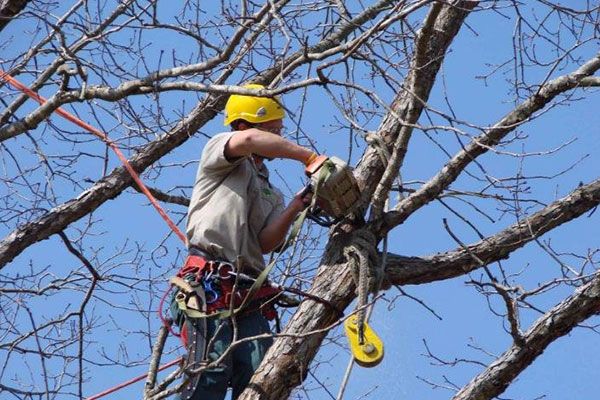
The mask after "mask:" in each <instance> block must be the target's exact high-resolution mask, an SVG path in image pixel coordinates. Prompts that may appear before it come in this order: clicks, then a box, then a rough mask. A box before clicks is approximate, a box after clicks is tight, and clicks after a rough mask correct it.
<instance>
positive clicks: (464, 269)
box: [386, 179, 600, 285]
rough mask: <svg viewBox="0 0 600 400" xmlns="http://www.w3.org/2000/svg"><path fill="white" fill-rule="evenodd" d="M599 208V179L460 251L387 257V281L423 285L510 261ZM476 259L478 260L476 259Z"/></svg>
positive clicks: (391, 255)
mask: <svg viewBox="0 0 600 400" xmlns="http://www.w3.org/2000/svg"><path fill="white" fill-rule="evenodd" d="M598 204H600V179H598V180H595V181H594V182H592V183H589V184H587V185H584V186H581V187H579V188H577V189H575V190H574V191H573V192H571V193H570V194H569V195H568V196H566V197H563V198H562V199H559V200H556V201H555V202H553V203H552V204H550V205H548V206H546V207H544V208H543V209H542V210H540V211H538V212H536V213H534V214H533V215H531V216H530V217H528V218H525V219H523V220H522V221H520V222H519V223H517V224H514V225H512V226H510V227H509V228H506V229H505V230H503V231H501V232H499V233H497V234H496V235H494V236H491V237H488V238H486V239H484V240H481V241H479V242H477V243H475V244H471V245H468V246H465V247H466V248H464V249H463V248H459V249H457V250H454V251H451V252H447V253H442V254H436V255H433V256H428V257H404V256H398V255H394V254H390V255H389V256H388V262H387V265H386V279H387V280H389V281H390V282H391V283H392V284H395V285H406V284H420V283H427V282H433V281H438V280H443V279H448V278H454V277H457V276H461V275H464V274H467V273H469V272H471V271H473V270H474V269H477V268H479V267H480V266H481V265H482V264H481V263H480V262H479V260H480V261H481V262H482V263H483V265H488V264H491V263H493V262H496V261H499V260H502V259H505V258H508V257H509V256H510V254H511V253H512V252H513V251H515V250H516V249H519V248H521V247H523V246H525V245H526V244H527V243H529V242H531V241H532V240H534V239H536V238H538V237H540V236H542V235H543V234H545V233H546V232H549V231H551V230H552V229H554V228H556V227H557V226H559V225H561V224H564V223H565V222H569V221H571V220H573V219H575V218H577V217H579V216H581V215H582V214H584V213H586V212H587V211H589V210H591V209H593V208H594V207H597V206H598ZM474 256H475V257H474Z"/></svg>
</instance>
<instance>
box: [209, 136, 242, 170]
mask: <svg viewBox="0 0 600 400" xmlns="http://www.w3.org/2000/svg"><path fill="white" fill-rule="evenodd" d="M234 133H235V132H225V133H219V134H218V135H215V136H213V137H212V138H211V139H210V140H209V141H208V142H207V143H206V145H205V146H204V150H203V151H202V158H201V161H200V165H201V167H202V169H204V171H206V172H210V173H228V172H230V171H231V170H232V169H234V168H235V167H237V166H238V165H240V164H241V163H242V162H243V161H244V160H245V159H246V157H237V158H235V159H232V160H230V159H227V157H225V146H226V145H227V142H229V139H231V137H232V136H233V135H234Z"/></svg>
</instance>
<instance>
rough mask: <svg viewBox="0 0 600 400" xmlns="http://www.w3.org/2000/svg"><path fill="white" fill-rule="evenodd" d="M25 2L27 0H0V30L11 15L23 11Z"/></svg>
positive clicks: (13, 15)
mask: <svg viewBox="0 0 600 400" xmlns="http://www.w3.org/2000/svg"><path fill="white" fill-rule="evenodd" d="M27 3H29V0H2V1H0V32H1V31H2V29H4V27H5V26H6V25H7V24H8V23H9V22H10V20H11V19H12V18H13V17H15V16H16V15H17V14H19V13H20V12H21V11H23V9H24V8H25V6H26V5H27Z"/></svg>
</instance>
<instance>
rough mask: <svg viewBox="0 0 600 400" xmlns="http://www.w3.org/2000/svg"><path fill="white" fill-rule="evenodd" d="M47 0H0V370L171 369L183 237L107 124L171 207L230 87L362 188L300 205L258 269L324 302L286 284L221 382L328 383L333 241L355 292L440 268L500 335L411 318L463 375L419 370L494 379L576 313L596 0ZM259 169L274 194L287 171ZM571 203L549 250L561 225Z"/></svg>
mask: <svg viewBox="0 0 600 400" xmlns="http://www.w3.org/2000/svg"><path fill="white" fill-rule="evenodd" d="M61 3H63V4H59V3H56V2H50V1H45V0H40V1H23V2H11V1H4V2H0V29H2V31H1V35H2V36H0V46H1V47H0V49H1V54H2V55H1V59H0V65H1V68H2V71H4V72H0V73H1V74H2V76H3V77H4V78H3V81H2V82H0V91H1V97H0V100H1V101H2V104H3V106H4V109H3V110H1V111H0V154H1V161H2V179H1V185H2V190H1V191H0V221H1V223H2V229H3V232H2V236H3V239H2V240H1V241H0V270H1V271H0V282H2V285H1V286H0V310H1V311H0V321H1V324H0V327H1V329H0V337H1V338H2V340H1V341H0V361H1V365H2V368H1V370H0V371H1V372H0V391H2V393H6V394H7V396H12V397H14V398H23V399H24V398H63V397H67V396H68V397H77V398H84V397H86V396H89V395H90V394H92V393H93V392H95V391H96V389H97V388H99V387H102V386H104V384H105V383H106V382H108V381H110V382H113V379H106V377H111V378H114V377H116V376H117V374H118V376H125V375H130V374H129V372H133V371H134V370H135V371H138V370H139V369H140V368H141V369H148V368H150V374H149V377H148V378H147V380H146V387H145V389H144V390H143V393H142V391H138V392H137V393H138V394H139V397H144V398H147V399H160V398H165V397H168V396H169V395H172V394H174V393H175V392H177V391H178V390H179V388H180V386H181V383H180V380H179V378H180V377H181V376H182V373H183V372H182V370H183V367H180V368H178V369H176V370H175V369H174V370H173V372H171V373H170V374H168V375H166V376H160V377H158V376H157V368H158V365H159V364H160V362H161V361H163V362H164V361H165V360H170V359H176V358H177V357H178V356H179V355H180V354H181V352H182V350H181V349H180V348H179V346H178V341H177V340H176V339H175V338H173V337H172V336H169V335H168V334H167V331H166V328H164V327H162V328H161V322H160V320H159V318H158V317H157V315H156V311H157V310H159V312H163V313H164V312H165V310H164V308H165V306H164V304H161V303H160V299H161V297H164V296H163V294H164V292H165V290H166V287H167V283H166V282H167V279H168V277H169V276H170V275H172V274H173V273H174V272H175V270H176V268H178V266H179V264H180V263H181V261H182V259H183V257H184V256H185V247H184V246H182V244H181V243H180V242H179V240H178V238H177V236H176V235H174V234H173V233H171V232H170V231H169V230H168V228H166V226H164V225H161V222H160V220H159V219H158V218H156V216H155V214H154V211H153V209H152V208H151V207H149V206H148V204H147V201H146V200H145V198H144V197H141V195H140V194H139V190H140V188H139V187H138V185H137V184H135V182H134V180H133V179H132V177H131V175H130V173H129V172H128V171H127V169H126V168H125V167H124V166H122V165H121V163H120V162H119V160H118V159H117V158H116V157H115V156H114V155H113V153H112V151H111V150H110V146H107V142H110V143H112V144H115V145H117V146H118V147H119V148H120V149H122V150H123V151H124V152H125V153H126V154H127V155H128V162H129V163H130V164H131V166H132V167H133V169H135V170H136V171H137V172H138V173H140V174H141V175H142V177H143V179H144V181H145V182H146V183H147V184H148V185H149V186H150V190H151V192H152V193H153V194H154V196H155V197H157V198H158V199H160V200H161V201H163V204H164V205H165V206H166V207H167V208H168V209H169V210H168V211H169V214H170V215H171V216H172V218H173V219H174V220H175V221H176V223H178V224H180V225H183V224H184V218H185V212H186V205H187V202H188V200H187V198H188V196H189V194H190V189H191V186H190V185H191V183H192V180H193V174H194V172H195V169H196V167H197V160H198V156H199V154H200V149H201V147H202V145H203V143H204V142H205V140H206V139H207V138H209V137H211V136H212V135H213V134H215V133H217V132H219V131H220V130H221V129H223V128H222V127H221V126H220V116H219V114H220V112H221V110H222V108H223V106H224V103H225V101H226V99H227V96H228V95H229V94H231V93H239V94H258V95H264V96H273V95H283V97H284V99H285V105H286V108H287V109H288V115H289V120H288V130H289V133H288V135H289V137H291V138H294V139H295V140H297V141H298V142H299V143H302V144H303V145H308V146H313V147H314V148H315V149H316V150H319V151H324V152H326V153H327V154H336V155H338V156H341V157H344V158H346V159H347V160H348V161H349V162H350V164H351V165H353V166H355V171H354V172H355V176H356V178H357V180H358V181H359V185H360V187H361V191H362V196H361V203H360V208H359V210H358V211H356V212H355V213H353V214H352V215H349V216H347V217H346V218H345V219H343V220H342V221H339V222H338V223H337V224H336V225H334V226H333V227H331V228H330V229H329V230H323V229H322V228H319V227H318V226H315V225H312V224H307V225H306V226H305V228H304V231H303V232H302V234H301V235H300V237H299V239H298V240H297V242H296V244H295V246H294V247H293V248H291V249H289V250H288V251H287V252H286V253H284V254H282V255H280V256H279V258H277V272H276V273H274V275H273V279H274V280H276V281H278V282H281V283H284V284H286V285H288V286H292V287H296V288H301V289H304V290H307V291H309V292H310V294H311V295H313V296H318V297H320V298H322V299H324V300H327V302H329V303H330V304H331V305H333V306H328V305H327V304H326V303H319V302H315V301H313V300H311V299H305V300H304V301H303V302H302V303H301V305H300V306H299V307H298V308H297V309H296V310H295V311H294V312H293V313H284V315H283V321H284V327H283V330H282V331H281V332H277V333H273V336H274V337H275V339H276V340H275V343H274V345H273V346H272V348H271V349H270V350H269V353H268V354H267V356H266V358H265V360H264V361H263V363H262V364H261V367H260V369H259V370H258V371H257V373H256V374H255V376H254V377H253V379H252V382H251V384H250V386H249V387H248V389H247V390H246V391H245V392H244V394H243V395H242V396H241V397H242V398H243V399H284V398H288V397H290V395H292V394H293V393H295V394H294V396H296V397H297V398H313V396H320V398H321V397H322V398H336V397H341V393H342V392H343V390H339V382H337V381H336V382H332V381H331V379H329V378H330V377H331V376H330V375H331V370H328V369H327V364H328V363H333V362H335V363H337V364H339V362H340V360H341V357H337V359H336V361H331V360H328V358H327V357H328V355H331V354H332V353H336V351H334V350H332V349H340V348H342V349H343V354H348V351H347V345H346V343H345V341H344V339H343V337H341V335H340V328H339V327H340V325H341V323H342V322H343V320H344V318H346V317H347V315H349V314H350V313H351V312H352V308H351V307H350V306H351V304H352V302H353V301H355V299H356V291H357V283H356V282H355V279H354V276H355V275H356V273H355V271H354V268H355V267H354V262H353V260H351V259H349V258H348V257H347V256H345V254H347V251H345V250H347V249H348V248H350V247H353V248H354V249H357V251H359V252H363V253H364V254H365V255H369V254H370V255H371V256H370V258H369V260H370V262H371V264H372V268H373V269H378V268H379V269H381V271H382V272H383V284H382V285H381V286H380V287H379V289H381V290H382V292H383V295H378V296H374V297H372V304H377V305H379V304H382V303H385V304H386V305H387V309H388V311H387V313H388V314H389V315H390V316H393V317H394V318H396V315H397V314H395V313H394V312H393V308H394V307H395V306H396V305H397V304H401V303H402V304H406V303H409V302H414V303H415V304H417V305H419V306H421V307H422V308H421V310H423V313H426V314H429V313H431V314H432V315H435V316H438V315H439V311H437V310H436V307H434V306H430V305H429V304H428V303H429V302H428V300H430V299H428V298H427V295H424V294H421V292H418V289H419V288H427V287H429V286H431V285H434V284H435V282H441V281H450V280H452V281H456V280H458V281H460V282H464V285H463V286H461V288H460V289H457V290H460V291H461V292H470V293H475V294H476V295H477V297H478V298H480V299H481V300H482V305H481V307H483V308H485V310H487V312H488V314H490V316H491V318H496V319H500V320H501V321H502V323H501V324H500V325H501V326H500V327H498V326H497V324H496V325H495V324H489V326H486V327H485V329H486V335H490V336H491V335H494V336H495V337H499V338H504V340H505V342H504V343H505V347H504V348H494V349H491V350H489V349H487V348H483V347H479V346H476V345H470V346H471V348H476V349H477V350H478V351H480V356H470V355H467V354H466V352H465V354H460V352H459V353H458V354H456V353H454V354H452V353H446V354H439V350H438V349H436V348H434V347H432V346H430V345H429V344H428V340H429V339H431V338H434V337H435V335H436V332H431V334H430V335H431V336H428V337H427V338H423V347H422V351H423V352H424V358H423V360H422V361H425V362H432V363H433V364H435V365H438V366H439V368H440V369H441V370H442V371H454V370H456V369H461V368H466V369H465V371H467V372H466V373H467V374H470V378H466V376H467V375H462V376H461V377H460V378H458V379H456V380H453V379H450V378H448V377H447V375H446V373H445V372H441V376H442V377H443V381H440V380H439V379H436V378H435V376H429V377H421V376H416V377H415V375H416V374H411V376H410V378H414V379H415V380H417V378H418V379H420V380H421V382H422V385H423V390H430V389H431V390H434V389H439V388H445V389H448V390H449V391H450V393H447V392H442V393H443V396H444V397H452V398H454V399H478V400H480V399H491V398H496V397H498V396H500V395H501V394H502V393H504V392H505V391H506V390H507V388H508V387H509V385H511V383H513V382H514V380H515V378H516V377H518V376H519V375H520V374H521V373H522V372H523V371H525V370H526V369H528V367H530V366H531V365H532V363H534V362H536V363H543V362H544V356H541V354H542V353H543V352H544V351H546V350H547V349H549V348H551V347H552V344H553V343H555V342H556V341H557V340H558V339H559V338H561V337H564V336H565V335H567V334H569V333H570V332H571V331H573V330H574V329H575V328H577V329H581V328H587V329H589V330H591V331H592V332H596V326H595V324H596V323H597V322H596V319H595V318H594V316H595V315H596V314H598V313H599V312H600V276H599V275H598V273H597V268H596V267H597V263H598V254H599V248H598V244H597V240H594V239H595V238H594V237H593V233H594V232H597V230H596V231H595V230H594V229H595V228H594V227H595V226H597V225H598V224H594V219H595V218H597V215H595V214H594V211H595V209H596V207H597V206H598V204H599V203H600V180H599V177H598V171H599V168H598V162H597V161H596V156H597V153H598V150H599V148H598V145H597V135H596V136H595V137H596V139H595V140H594V139H593V138H594V134H597V133H598V132H597V131H598V128H597V126H598V125H596V124H593V123H587V121H593V120H594V118H597V115H596V114H597V107H595V108H594V106H593V104H594V103H593V102H594V101H595V102H596V104H597V99H596V96H597V93H596V91H597V90H596V89H595V87H597V86H600V78H599V77H598V76H596V72H597V70H598V69H599V68H600V52H599V51H598V43H599V35H600V21H599V18H600V5H599V4H598V3H597V2H581V4H580V5H578V6H577V8H575V7H566V6H562V5H560V4H559V3H558V2H551V1H546V0H538V1H534V2H529V3H525V2H518V1H512V0H506V1H500V0H495V1H492V0H490V1H469V0H448V1H433V0H412V1H409V0H379V1H373V2H371V3H369V4H366V3H365V2H344V1H339V0H336V1H318V0H317V1H299V2H298V1H297V2H290V1H288V0H269V1H264V2H252V1H246V0H242V1H240V2H232V1H221V2H201V1H186V2H183V3H182V4H179V3H178V4H177V5H174V3H173V2H158V1H157V0H155V1H148V2H140V1H133V0H123V1H120V2H116V3H113V2H91V1H83V0H79V1H73V2H72V3H70V4H64V2H61ZM482 43H484V44H482ZM486 46H487V48H486ZM494 47H497V49H496V48H494ZM471 71H477V72H476V73H472V72H471ZM7 76H11V77H14V78H16V79H18V80H20V81H21V82H23V83H24V84H25V85H26V86H27V87H29V88H30V89H31V90H33V91H35V92H37V93H39V94H40V95H42V96H44V97H45V98H46V99H47V100H46V101H45V102H43V104H38V103H37V102H36V101H33V100H31V99H30V97H29V96H28V95H27V94H25V93H22V92H20V91H19V90H17V88H16V87H15V85H14V84H10V83H8V81H7V79H8V78H6V77H7ZM248 81H253V82H260V83H264V84H265V85H266V86H267V89H265V90H261V91H258V92H257V91H254V90H250V89H245V88H243V87H242V83H244V82H248ZM474 87H479V92H477V93H478V94H476V95H474V94H470V93H469V91H472V90H475V89H473V88H474ZM481 93H486V95H485V96H481ZM488 103H489V104H488ZM62 109H64V110H66V111H69V112H70V113H72V114H74V115H77V116H78V117H79V118H81V119H82V120H84V121H86V122H88V123H90V124H91V125H94V126H96V127H97V128H99V129H100V130H102V131H103V132H105V133H106V135H107V138H106V139H105V140H104V141H103V140H100V139H98V138H96V137H94V136H93V135H91V134H89V133H88V132H86V131H85V130H83V129H82V128H80V127H78V126H76V125H73V124H71V123H70V122H68V121H65V120H64V119H62V118H61V117H60V116H59V115H58V114H57V112H58V111H59V110H62ZM575 114H577V117H572V116H571V115H575ZM562 120H564V121H569V122H568V123H567V122H565V123H564V124H563V123H561V121H562ZM540 127H542V128H540ZM542 139H543V140H542ZM276 168H279V167H276ZM275 172H276V173H275V174H274V175H278V176H276V177H275V179H276V180H277V182H278V183H279V186H282V187H284V188H285V189H286V190H287V191H288V194H290V195H291V194H293V193H294V191H295V190H297V189H298V187H299V186H300V185H301V182H300V180H299V179H297V178H288V176H289V175H290V174H288V173H287V169H286V170H285V171H283V170H276V171H275ZM298 172H300V171H298ZM109 200H112V201H109ZM566 223H569V224H568V225H567V227H563V225H564V224H566ZM569 226H573V227H574V228H572V230H571V231H568V233H567V234H568V235H569V236H571V237H575V238H576V240H575V241H573V243H572V246H571V247H569V246H566V245H563V244H562V243H561V241H560V238H561V237H564V235H565V233H564V229H569V228H568V227H569ZM398 232H402V235H403V239H402V240H400V239H398V238H397V236H395V235H397V234H398ZM407 233H408V235H407ZM411 237H414V238H417V237H420V238H421V241H422V243H424V245H422V246H421V248H420V249H419V251H421V249H424V252H423V253H422V254H421V255H418V253H417V254H416V255H415V252H414V251H412V250H411V249H410V248H407V246H406V244H407V243H411ZM556 237H558V238H559V239H557V241H558V243H557V242H556V241H553V238H556ZM415 240H416V239H415ZM409 254H410V255H409ZM515 259H517V260H518V261H515ZM524 265H526V266H525V267H524ZM541 265H545V267H541ZM538 266H539V267H538ZM407 285H413V286H411V288H410V289H408V288H407V287H406V286H407ZM413 288H414V289H415V290H416V291H417V295H413V294H411V293H409V292H410V291H412V289H413ZM339 310H345V312H346V317H341V316H340V313H339ZM398 318H400V317H398ZM396 322H397V323H398V324H400V323H401V321H400V320H398V321H396ZM376 324H377V322H376V321H374V325H376ZM384 339H385V338H384ZM507 339H508V341H506V340H507ZM236 343H239V341H238V342H236ZM506 343H508V345H506ZM234 345H236V344H234ZM463 345H464V344H463V343H457V344H454V346H452V348H453V349H455V350H456V349H458V348H460V346H463ZM457 351H458V350H457ZM319 352H320V353H319ZM540 356H541V357H540ZM589 356H590V357H593V354H591V353H590V355H589ZM332 357H333V356H332ZM396 357H397V355H395V354H394V353H393V352H392V353H390V352H387V354H386V359H387V360H389V359H391V360H394V359H395V358H396ZM337 364H336V365H337ZM391 365H393V362H392V364H391ZM473 366H474V367H475V368H476V369H472V368H473ZM559 367H560V366H558V367H557V368H559ZM469 368H471V369H469ZM115 371H120V372H118V373H116V372H115ZM122 372H123V373H122ZM567 372H568V371H565V374H566V373H567ZM131 375H133V374H131ZM388 376H389V375H388ZM99 377H102V379H99ZM124 380H125V379H124ZM115 383H117V382H116V381H115ZM381 384H384V382H381ZM371 389H372V390H371ZM365 391H366V392H365V393H366V394H364V397H368V396H371V397H373V398H381V395H378V394H377V391H376V390H375V388H365ZM338 392H339V393H340V395H339V396H336V393H338ZM548 392H552V388H551V387H549V388H548ZM436 393H440V392H439V391H438V392H436ZM545 394H546V393H541V394H540V395H542V396H543V395H545Z"/></svg>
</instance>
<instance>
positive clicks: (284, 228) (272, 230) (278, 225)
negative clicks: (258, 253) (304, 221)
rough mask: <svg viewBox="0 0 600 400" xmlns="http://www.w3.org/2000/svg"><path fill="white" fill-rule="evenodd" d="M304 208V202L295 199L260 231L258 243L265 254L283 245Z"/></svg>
mask: <svg viewBox="0 0 600 400" xmlns="http://www.w3.org/2000/svg"><path fill="white" fill-rule="evenodd" d="M303 208H304V205H303V204H302V201H301V200H299V199H297V198H294V199H293V200H292V202H291V203H290V204H289V205H288V206H287V208H286V209H285V210H284V211H283V213H281V215H280V216H279V217H278V218H276V219H275V220H274V221H273V222H271V223H270V224H269V225H267V226H266V227H265V228H264V229H263V230H262V231H260V234H259V236H258V241H259V243H260V247H261V250H262V252H263V254H266V253H269V252H271V251H273V249H275V248H277V247H278V246H279V245H281V244H282V242H283V240H284V239H285V235H286V234H287V232H288V230H289V229H290V226H292V224H293V223H294V219H295V218H296V216H297V215H298V214H299V213H300V211H302V209H303Z"/></svg>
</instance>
